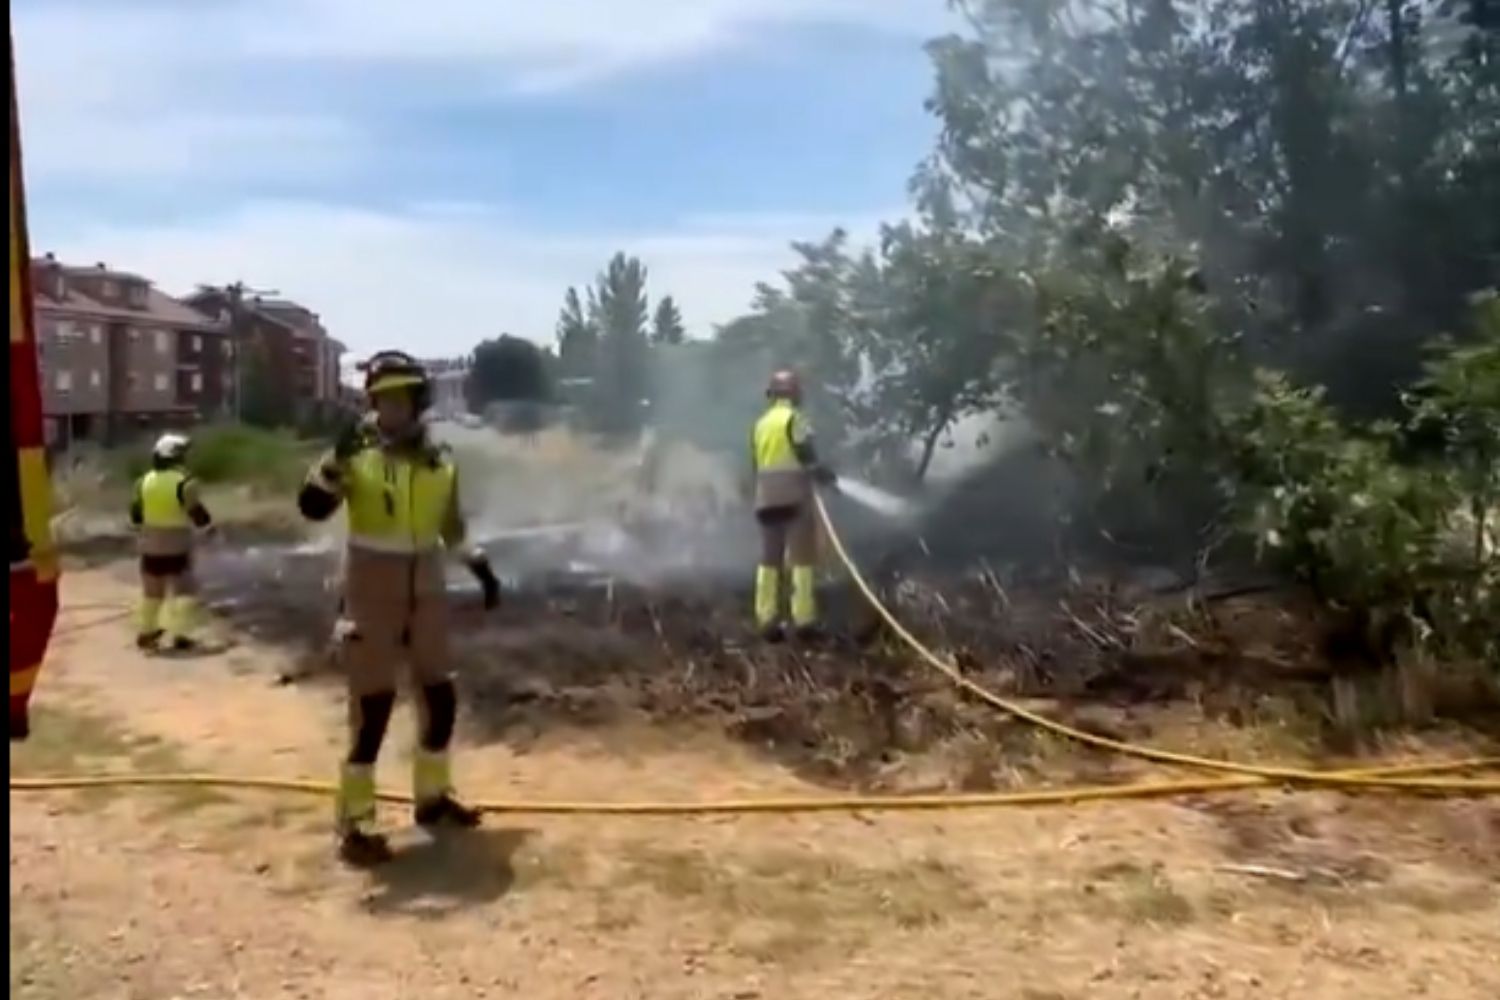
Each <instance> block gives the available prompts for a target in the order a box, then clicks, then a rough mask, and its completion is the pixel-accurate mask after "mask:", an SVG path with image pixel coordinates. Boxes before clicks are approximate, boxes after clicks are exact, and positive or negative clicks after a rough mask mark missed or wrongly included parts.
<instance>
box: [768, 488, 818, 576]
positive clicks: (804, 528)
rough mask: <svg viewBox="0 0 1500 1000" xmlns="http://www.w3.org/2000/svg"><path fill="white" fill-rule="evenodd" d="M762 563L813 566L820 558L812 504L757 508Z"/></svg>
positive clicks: (777, 565)
mask: <svg viewBox="0 0 1500 1000" xmlns="http://www.w3.org/2000/svg"><path fill="white" fill-rule="evenodd" d="M756 520H757V521H758V522H759V523H760V564H761V565H762V566H775V567H777V568H780V567H781V566H783V565H787V566H813V565H816V563H817V561H818V523H817V520H816V518H815V517H814V516H813V512H812V505H811V504H808V503H801V504H798V505H797V506H795V507H781V508H771V509H768V510H760V511H756Z"/></svg>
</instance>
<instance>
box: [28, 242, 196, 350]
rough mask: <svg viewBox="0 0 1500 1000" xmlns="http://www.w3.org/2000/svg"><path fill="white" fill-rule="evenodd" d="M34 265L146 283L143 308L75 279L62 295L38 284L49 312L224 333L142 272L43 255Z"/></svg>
mask: <svg viewBox="0 0 1500 1000" xmlns="http://www.w3.org/2000/svg"><path fill="white" fill-rule="evenodd" d="M32 264H33V266H37V267H48V266H59V267H61V268H62V272H63V275H64V276H65V277H73V276H78V277H82V276H84V275H88V276H104V277H109V278H115V279H117V280H128V281H139V282H141V283H142V284H144V285H145V286H146V303H145V305H144V306H143V307H141V308H131V307H125V306H112V305H106V304H105V303H103V302H100V301H99V300H98V299H95V298H92V297H90V296H88V295H84V294H83V293H82V292H80V291H79V290H78V289H77V288H75V287H73V284H72V282H69V281H64V282H63V296H62V298H61V299H57V298H53V297H52V296H51V295H50V294H48V293H47V291H46V289H44V288H42V287H40V286H39V287H37V288H36V289H35V294H34V295H33V299H34V301H35V303H36V307H37V309H38V310H41V311H46V312H66V313H72V314H75V315H80V316H94V317H98V318H99V319H118V320H127V321H130V322H134V323H155V324H159V325H163V326H172V327H187V328H189V329H193V330H199V331H202V332H204V333H222V332H225V328H224V326H223V325H221V324H220V323H218V322H216V321H215V320H213V319H211V318H209V317H207V316H205V315H203V314H202V313H201V312H199V311H197V310H196V309H193V308H191V307H189V306H188V305H187V304H186V303H183V302H180V301H178V300H177V299H174V298H173V297H172V296H170V295H168V294H166V293H165V292H162V291H160V290H158V289H157V288H155V287H154V286H153V285H152V284H151V283H150V282H149V281H147V280H146V279H145V278H142V277H140V276H138V275H134V274H130V273H128V272H125V271H111V270H102V271H101V270H99V269H98V268H89V267H68V266H67V265H58V263H57V261H55V260H49V259H48V258H45V257H41V258H35V259H33V260H32Z"/></svg>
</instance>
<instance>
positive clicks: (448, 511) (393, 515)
mask: <svg viewBox="0 0 1500 1000" xmlns="http://www.w3.org/2000/svg"><path fill="white" fill-rule="evenodd" d="M457 485H458V472H457V469H456V468H455V467H454V465H453V463H452V462H450V461H448V460H447V459H445V458H441V457H438V458H428V457H426V456H423V455H411V456H407V455H402V454H399V453H392V452H389V451H387V450H385V449H383V448H379V447H369V448H365V449H363V450H362V451H360V452H358V453H357V454H356V455H354V457H353V458H351V459H350V460H349V464H348V468H347V472H346V473H345V479H344V483H343V488H344V499H345V502H346V503H347V504H348V505H349V545H350V547H351V548H363V549H367V550H369V551H374V552H385V553H390V554H399V553H420V552H432V551H436V550H437V549H438V548H439V547H440V546H441V545H442V544H444V543H445V542H446V543H447V544H448V545H450V546H452V545H457V544H458V543H460V542H462V540H463V534H464V531H463V521H462V519H461V518H460V517H459V516H458V497H457Z"/></svg>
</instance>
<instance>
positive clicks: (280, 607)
mask: <svg viewBox="0 0 1500 1000" xmlns="http://www.w3.org/2000/svg"><path fill="white" fill-rule="evenodd" d="M330 559H331V557H329V556H328V555H327V554H324V553H295V552H293V553H290V554H289V553H288V552H287V550H285V549H282V550H280V551H279V552H275V553H273V552H272V551H271V550H267V552H266V553H265V554H264V557H263V558H261V559H260V560H259V561H258V562H257V561H255V560H251V562H250V563H249V564H248V565H246V566H242V568H241V570H240V571H239V572H237V573H236V574H234V578H233V579H224V580H219V581H213V580H212V576H211V575H208V574H206V576H208V577H209V578H208V579H207V580H206V581H205V583H206V589H207V590H208V591H209V594H208V596H209V598H210V600H211V601H213V602H214V603H215V605H216V607H217V608H218V610H219V611H220V612H221V613H222V614H225V615H227V616H228V617H229V618H230V620H231V621H232V622H233V623H234V624H235V626H236V627H237V628H240V629H242V630H244V631H246V632H249V633H250V634H251V635H253V636H254V637H256V638H258V639H260V640H262V641H268V642H272V643H277V644H280V645H283V646H287V647H289V648H292V649H295V650H297V651H298V654H299V655H298V656H297V658H296V660H297V667H296V669H295V671H294V673H293V674H291V675H289V676H286V677H283V678H281V680H282V681H283V682H287V683H314V684H319V683H337V682H339V680H340V678H339V673H338V672H339V668H338V665H337V660H336V658H335V657H333V656H332V655H331V649H332V646H331V642H330V637H331V634H332V628H333V625H334V621H335V611H336V595H334V594H332V593H331V592H329V590H328V589H327V586H326V581H327V579H328V578H329V574H330V571H331V561H330ZM878 589H879V591H880V592H881V593H882V596H883V598H884V599H885V600H886V601H887V602H888V604H889V605H890V606H891V607H892V608H893V609H894V610H895V612H896V614H897V615H898V616H899V617H900V619H901V620H902V621H903V622H904V623H905V624H906V625H907V626H908V627H909V628H911V629H912V630H913V631H914V632H915V633H916V634H918V635H919V636H921V637H922V638H923V640H924V641H925V642H927V643H928V644H929V645H930V646H932V647H933V648H934V649H936V650H937V651H939V653H940V654H941V655H944V656H947V657H949V658H950V660H951V661H952V662H956V663H957V664H958V665H959V666H960V667H961V669H963V670H964V672H965V673H966V674H968V675H969V676H971V677H973V678H974V679H975V680H977V681H979V682H980V683H982V684H984V685H985V686H986V687H988V688H990V689H991V690H993V691H995V692H997V693H1000V694H1003V695H1005V696H1007V697H1011V698H1016V699H1021V700H1024V701H1026V702H1027V703H1028V704H1030V705H1031V706H1032V707H1034V708H1038V709H1040V710H1042V711H1044V712H1046V713H1047V714H1050V715H1052V716H1054V717H1056V718H1059V719H1062V720H1065V721H1068V722H1070V723H1072V724H1074V725H1077V726H1079V727H1080V728H1084V729H1087V730H1090V731H1094V732H1098V733H1101V734H1103V735H1108V736H1113V737H1118V738H1127V739H1132V740H1137V741H1150V740H1152V738H1153V735H1154V734H1155V733H1156V732H1157V730H1158V726H1159V724H1160V720H1161V718H1162V714H1163V711H1164V710H1165V709H1169V708H1170V707H1171V706H1173V705H1176V704H1189V705H1191V706H1192V707H1193V708H1194V710H1195V711H1199V712H1201V713H1202V714H1203V715H1205V716H1207V717H1209V718H1211V719H1216V720H1221V721H1223V722H1225V723H1227V724H1229V725H1231V726H1252V725H1255V724H1257V723H1258V722H1260V721H1264V719H1263V715H1262V706H1264V705H1265V704H1267V703H1268V701H1271V700H1274V701H1275V703H1276V704H1277V705H1279V706H1287V705H1290V706H1293V707H1294V710H1295V711H1296V712H1297V713H1298V714H1299V717H1301V718H1304V719H1308V720H1312V722H1313V724H1314V728H1315V727H1316V723H1317V722H1318V720H1320V719H1321V718H1323V716H1324V715H1325V714H1326V711H1325V706H1326V704H1327V701H1328V692H1329V687H1330V684H1331V682H1332V680H1333V679H1334V678H1335V677H1337V676H1340V675H1341V673H1343V672H1347V671H1348V670H1350V669H1354V668H1351V667H1350V666H1349V665H1347V664H1341V663H1339V662H1337V661H1336V660H1334V659H1330V657H1329V656H1328V655H1327V646H1328V630H1329V627H1330V626H1329V624H1328V623H1327V622H1325V621H1323V620H1322V619H1321V618H1320V617H1319V615H1318V613H1317V612H1316V610H1315V608H1314V606H1312V605H1311V603H1310V602H1309V601H1308V600H1307V599H1306V598H1304V597H1302V596H1300V595H1298V594H1296V593H1295V592H1291V591H1282V592H1263V593H1252V594H1239V595H1231V596H1228V597H1223V598H1219V599H1202V598H1197V599H1195V598H1194V597H1193V595H1191V594H1188V593H1175V594H1171V595H1161V594H1157V593H1152V592H1151V591H1149V590H1146V589H1144V588H1135V589H1134V590H1132V589H1130V588H1125V587H1120V586H1115V585H1110V584H1104V583H1098V584H1090V583H1088V582H1087V581H1085V580H1081V579H1079V578H1077V577H1074V578H1071V579H1069V580H1063V581H1052V582H1043V581H1034V582H1032V583H1030V584H1027V585H1024V586H1022V585H1019V584H1016V583H1014V582H1012V583H1011V585H1010V586H1009V587H1005V586H1002V585H1001V583H1000V581H999V579H998V578H996V577H995V575H994V574H992V573H989V572H988V571H981V572H977V573H971V574H967V575H954V574H948V575H944V576H942V577H940V578H924V577H923V576H921V575H919V574H910V575H902V576H896V575H894V574H887V575H886V577H885V578H884V579H881V580H880V581H879V585H878ZM231 597H232V599H231ZM822 601H823V607H824V610H825V616H826V618H827V620H828V623H829V626H830V629H829V632H830V634H829V637H828V638H827V639H826V640H825V641H823V642H820V643H817V644H803V643H795V642H789V643H784V644H768V643H766V642H764V641H762V640H761V639H760V638H759V637H758V636H756V635H755V634H754V633H753V632H752V631H751V629H750V627H749V621H748V619H749V613H748V609H749V605H750V593H749V591H748V588H736V587H732V586H705V585H703V584H702V583H701V582H699V583H696V584H692V585H687V584H684V585H672V584H660V585H657V586H654V587H652V588H651V589H649V590H648V589H644V588H640V587H635V586H631V585H628V584H625V583H621V582H619V581H612V580H609V579H602V578H600V579H586V578H581V577H580V578H569V577H555V578H552V579H545V578H535V579H530V580H527V581H523V582H520V583H518V584H515V585H514V586H512V587H511V588H508V590H507V594H506V600H505V603H504V605H503V607H502V608H501V609H500V610H499V611H498V612H494V613H489V614H486V613H485V612H483V610H482V609H481V608H480V607H479V606H478V603H477V599H476V596H475V595H474V594H473V593H472V592H464V591H459V592H457V593H455V594H454V595H453V603H454V614H453V621H452V625H453V630H454V635H453V642H454V649H455V655H456V659H457V663H456V666H457V669H458V677H459V683H460V685H461V688H462V691H463V698H464V704H465V720H464V731H465V735H466V737H467V738H469V739H471V740H473V741H477V742H481V743H484V742H497V741H498V742H504V743H506V744H508V745H510V746H512V747H515V748H518V749H524V748H525V747H527V746H529V745H532V744H533V743H534V742H535V741H536V740H537V739H538V738H539V737H541V736H543V735H544V734H546V733H547V732H548V731H549V730H555V729H559V728H565V727H572V728H578V727H594V726H606V725H611V724H616V723H619V722H622V721H628V720H632V719H646V720H649V721H651V722H652V723H653V724H666V725H683V726H692V727H704V726H707V727H710V728H714V729H718V730H720V731H723V732H725V733H728V734H730V735H731V736H733V737H734V738H736V739H738V740H741V741H744V742H745V743H746V744H748V745H749V746H751V747H753V748H755V749H756V751H757V752H760V753H764V754H766V755H768V756H770V757H772V758H773V759H776V760H777V761H779V762H781V763H783V764H785V765H787V766H789V767H791V768H793V769H794V770H795V771H797V772H798V773H799V774H801V775H802V776H804V777H806V778H809V779H811V780H815V781H818V782H821V783H826V784H832V785H837V786H840V787H851V786H853V787H860V788H866V789H882V788H894V787H897V786H898V785H899V786H900V787H902V788H909V787H910V782H909V781H908V780H907V779H906V778H905V777H904V776H903V775H902V763H903V762H908V761H911V760H913V759H915V758H916V757H919V756H922V755H929V756H931V755H932V754H935V753H936V754H941V753H942V752H943V750H944V748H953V747H961V748H965V749H964V750H963V753H962V754H960V755H958V759H954V760H950V761H948V763H949V765H950V766H947V767H945V768H944V769H943V773H942V775H941V776H940V777H937V778H933V777H932V776H931V775H930V774H927V775H925V777H926V778H927V779H928V780H929V781H930V782H931V783H935V784H937V785H941V786H944V787H961V788H963V789H965V790H975V791H978V790H989V789H992V788H995V787H1001V786H1004V785H1007V784H1014V783H1022V782H1033V781H1034V780H1035V779H1037V778H1039V777H1045V778H1054V779H1055V778H1057V777H1058V762H1057V761H1056V760H1052V761H1050V762H1048V761H1043V760H1041V759H1039V758H1041V757H1044V756H1046V754H1045V752H1044V751H1045V750H1046V747H1045V746H1043V745H1042V744H1041V743H1039V741H1038V736H1037V734H1036V733H1035V731H1033V730H1032V729H1031V728H1030V727H1029V726H1026V725H1025V724H1021V723H1017V722H1016V721H1014V720H1012V719H1010V718H1009V717H1007V716H1006V715H1004V714H1003V713H1001V712H998V711H996V710H995V709H993V708H991V707H989V706H986V705H983V704H981V703H978V702H976V701H975V700H973V699H971V698H969V697H968V696H966V695H964V694H962V693H961V692H958V691H957V690H956V689H955V688H954V687H953V686H952V685H951V683H949V682H948V681H947V680H946V679H945V678H943V677H942V676H941V675H939V674H938V673H937V672H936V671H934V670H932V669H930V668H928V667H926V666H925V665H923V664H922V663H921V662H920V661H919V660H918V658H917V657H916V656H915V655H914V654H912V653H911V652H910V651H908V650H907V649H906V648H905V647H904V646H902V645H901V644H900V642H899V640H897V639H896V637H895V636H893V635H891V634H890V633H889V632H888V631H887V630H886V629H885V628H884V627H883V625H882V624H881V622H880V621H879V619H878V618H877V617H876V616H875V615H874V613H873V612H872V611H871V610H870V608H869V606H868V605H867V604H866V603H865V601H864V600H863V598H862V597H860V595H859V594H858V592H857V591H856V590H855V589H854V588H853V587H852V585H849V584H843V585H839V586H832V587H829V588H826V589H825V591H824V592H823V594H822ZM1461 707H1464V708H1474V707H1476V706H1474V705H1471V704H1468V703H1467V702H1466V703H1464V705H1463V706H1461ZM1493 707H1494V706H1492V705H1490V706H1484V707H1483V708H1484V710H1485V711H1489V710H1492V709H1493ZM950 756H952V755H950ZM1054 756H1055V755H1054ZM1044 764H1045V765H1046V766H1045V767H1044V766H1043V765H1044ZM1064 769H1065V770H1066V772H1067V777H1068V778H1070V779H1072V780H1090V781H1111V780H1123V779H1125V778H1128V777H1131V776H1133V775H1138V774H1139V768H1138V767H1136V766H1135V765H1133V764H1132V763H1131V762H1129V761H1121V760H1119V759H1117V758H1111V757H1108V756H1107V755H1104V754H1100V753H1096V752H1093V751H1089V750H1086V749H1081V748H1079V749H1071V748H1070V749H1069V751H1068V754H1067V761H1066V765H1065V768H1064ZM929 770H930V769H929ZM923 787H930V785H929V786H923Z"/></svg>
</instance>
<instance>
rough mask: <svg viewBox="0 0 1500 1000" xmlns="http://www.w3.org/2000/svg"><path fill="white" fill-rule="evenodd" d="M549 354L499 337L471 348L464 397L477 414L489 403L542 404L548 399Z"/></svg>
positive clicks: (520, 339) (507, 336) (521, 340)
mask: <svg viewBox="0 0 1500 1000" xmlns="http://www.w3.org/2000/svg"><path fill="white" fill-rule="evenodd" d="M552 365H553V358H552V357H551V355H550V354H548V353H547V352H545V351H543V350H542V349H541V348H539V347H537V345H536V344H534V343H532V342H531V341H529V340H526V339H525V338H523V337H512V336H511V335H510V334H508V333H503V334H501V335H500V336H499V337H497V338H496V339H494V340H486V341H484V342H483V343H482V344H480V345H479V346H478V347H476V348H474V361H473V365H472V367H471V368H470V370H469V378H468V381H467V382H466V383H465V385H464V394H465V395H466V396H467V398H468V403H469V408H470V409H472V410H474V411H476V412H478V411H482V410H483V409H484V408H485V407H486V406H488V405H489V404H491V403H502V402H503V403H545V402H547V401H549V400H550V399H551V398H552Z"/></svg>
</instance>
